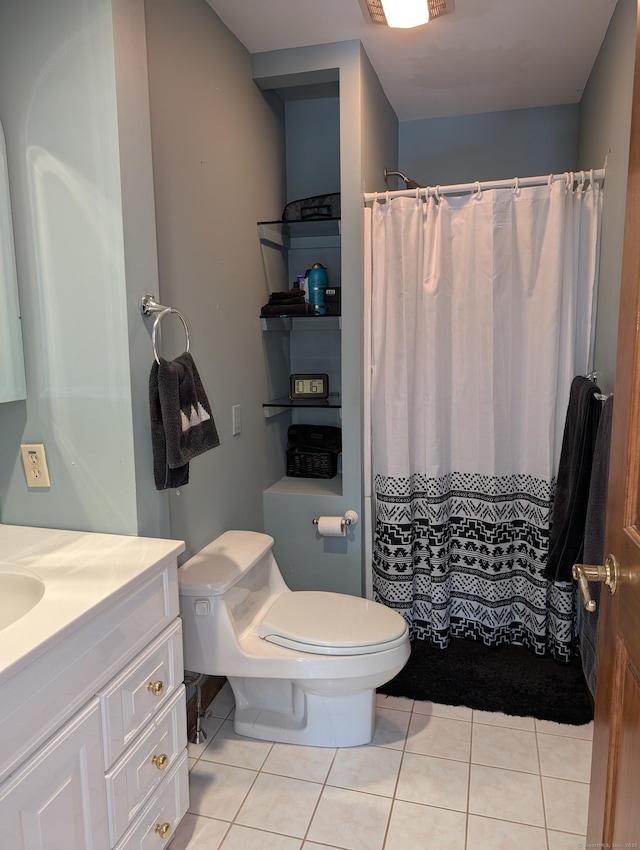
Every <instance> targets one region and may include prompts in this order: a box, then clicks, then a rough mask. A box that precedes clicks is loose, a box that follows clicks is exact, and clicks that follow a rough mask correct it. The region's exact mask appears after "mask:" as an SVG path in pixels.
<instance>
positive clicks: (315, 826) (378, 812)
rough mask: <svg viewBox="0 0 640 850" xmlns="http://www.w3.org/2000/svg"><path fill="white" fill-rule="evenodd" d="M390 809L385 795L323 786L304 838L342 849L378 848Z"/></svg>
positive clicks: (378, 849)
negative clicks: (379, 795) (380, 795)
mask: <svg viewBox="0 0 640 850" xmlns="http://www.w3.org/2000/svg"><path fill="white" fill-rule="evenodd" d="M390 811H391V800H390V799H388V798H387V797H378V796H376V795H375V794H363V793H361V792H360V791H348V790H346V789H344V788H330V787H327V788H325V789H324V791H323V792H322V796H321V797H320V802H319V803H318V808H317V810H316V813H315V815H314V816H313V820H312V821H311V827H310V828H309V832H308V834H307V838H308V839H309V840H310V841H316V842H318V843H319V844H329V845H330V846H335V847H340V848H344V850H382V846H383V842H384V836H385V832H386V829H387V823H388V820H389V812H390Z"/></svg>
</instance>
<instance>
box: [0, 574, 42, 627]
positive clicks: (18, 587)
mask: <svg viewBox="0 0 640 850" xmlns="http://www.w3.org/2000/svg"><path fill="white" fill-rule="evenodd" d="M43 595H44V582H43V581H41V579H39V578H38V576H37V575H35V574H34V573H30V572H29V571H28V570H22V569H18V568H16V567H0V629H6V627H7V626H10V625H11V624H12V623H15V622H16V620H19V619H20V618H21V617H24V615H25V614H27V613H28V612H29V611H31V609H32V608H34V607H35V606H36V605H37V604H38V602H39V601H40V600H41V599H42V597H43Z"/></svg>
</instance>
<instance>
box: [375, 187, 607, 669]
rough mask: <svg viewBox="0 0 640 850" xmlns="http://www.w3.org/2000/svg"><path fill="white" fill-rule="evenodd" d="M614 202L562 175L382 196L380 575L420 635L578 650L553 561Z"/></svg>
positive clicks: (569, 600) (566, 594)
mask: <svg viewBox="0 0 640 850" xmlns="http://www.w3.org/2000/svg"><path fill="white" fill-rule="evenodd" d="M600 210H601V189H600V187H599V186H598V185H589V186H588V187H587V188H586V190H585V188H584V186H582V187H580V188H579V189H578V190H576V191H574V190H573V188H572V187H567V186H566V185H565V184H564V182H561V181H550V182H549V184H548V185H547V184H545V185H544V186H536V187H527V188H519V189H516V190H514V189H511V188H508V189H493V190H487V191H483V192H475V193H473V194H471V195H466V196H441V197H440V198H434V197H429V199H428V200H427V201H426V202H425V201H424V199H418V198H395V199H390V200H389V199H387V200H386V202H383V203H377V202H374V203H373V207H372V210H371V234H372V237H371V249H372V253H371V256H372V274H371V293H372V300H371V317H372V321H371V326H372V327H371V376H372V383H371V437H372V466H373V471H372V477H373V490H374V493H373V495H374V502H375V517H374V523H375V526H374V542H373V587H374V597H375V598H376V599H377V600H378V601H380V602H383V603H384V604H386V605H388V606H390V607H392V608H394V609H396V610H397V611H399V612H400V613H401V614H402V615H403V616H404V617H405V619H406V620H407V621H408V623H409V626H410V630H411V633H412V636H413V637H418V638H423V639H429V640H430V641H432V642H433V643H434V644H436V645H438V646H441V647H446V646H447V645H448V642H449V639H450V637H469V638H473V639H476V640H480V641H482V642H483V643H485V644H487V645H492V646H498V645H501V644H505V643H513V642H517V643H522V644H524V645H526V646H528V647H530V648H531V649H532V650H533V651H534V652H536V653H538V654H545V653H547V652H551V654H552V655H553V656H554V657H556V658H558V659H567V658H569V657H570V655H571V653H572V647H573V644H574V639H575V626H574V610H575V594H574V588H573V586H572V584H571V583H552V582H549V581H547V580H546V579H545V578H544V575H543V572H544V567H545V563H546V556H547V551H548V542H549V529H550V519H551V507H552V500H553V493H554V487H555V476H556V474H557V468H558V461H559V456H560V447H561V441H562V433H563V427H564V418H565V414H566V410H567V403H568V398H569V388H570V384H571V380H572V378H573V376H574V375H575V374H577V373H581V372H582V373H586V372H587V371H588V367H589V357H590V346H591V337H592V312H593V300H594V288H595V280H596V273H597V241H598V234H599V217H600Z"/></svg>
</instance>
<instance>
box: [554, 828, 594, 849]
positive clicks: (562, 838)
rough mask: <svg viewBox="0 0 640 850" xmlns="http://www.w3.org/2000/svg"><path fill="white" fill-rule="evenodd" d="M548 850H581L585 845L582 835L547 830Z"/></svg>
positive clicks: (584, 838)
mask: <svg viewBox="0 0 640 850" xmlns="http://www.w3.org/2000/svg"><path fill="white" fill-rule="evenodd" d="M547 837H548V840H549V850H582V848H583V847H585V846H586V840H587V839H586V837H585V836H584V835H572V834H571V833H569V832H554V831H553V830H551V829H549V830H547Z"/></svg>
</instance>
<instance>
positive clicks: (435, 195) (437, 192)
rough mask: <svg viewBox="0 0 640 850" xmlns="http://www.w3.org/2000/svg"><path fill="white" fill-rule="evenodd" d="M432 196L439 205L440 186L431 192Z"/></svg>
mask: <svg viewBox="0 0 640 850" xmlns="http://www.w3.org/2000/svg"><path fill="white" fill-rule="evenodd" d="M433 195H434V197H435V199H436V201H437V202H438V203H440V186H436V188H435V189H434V190H433Z"/></svg>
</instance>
